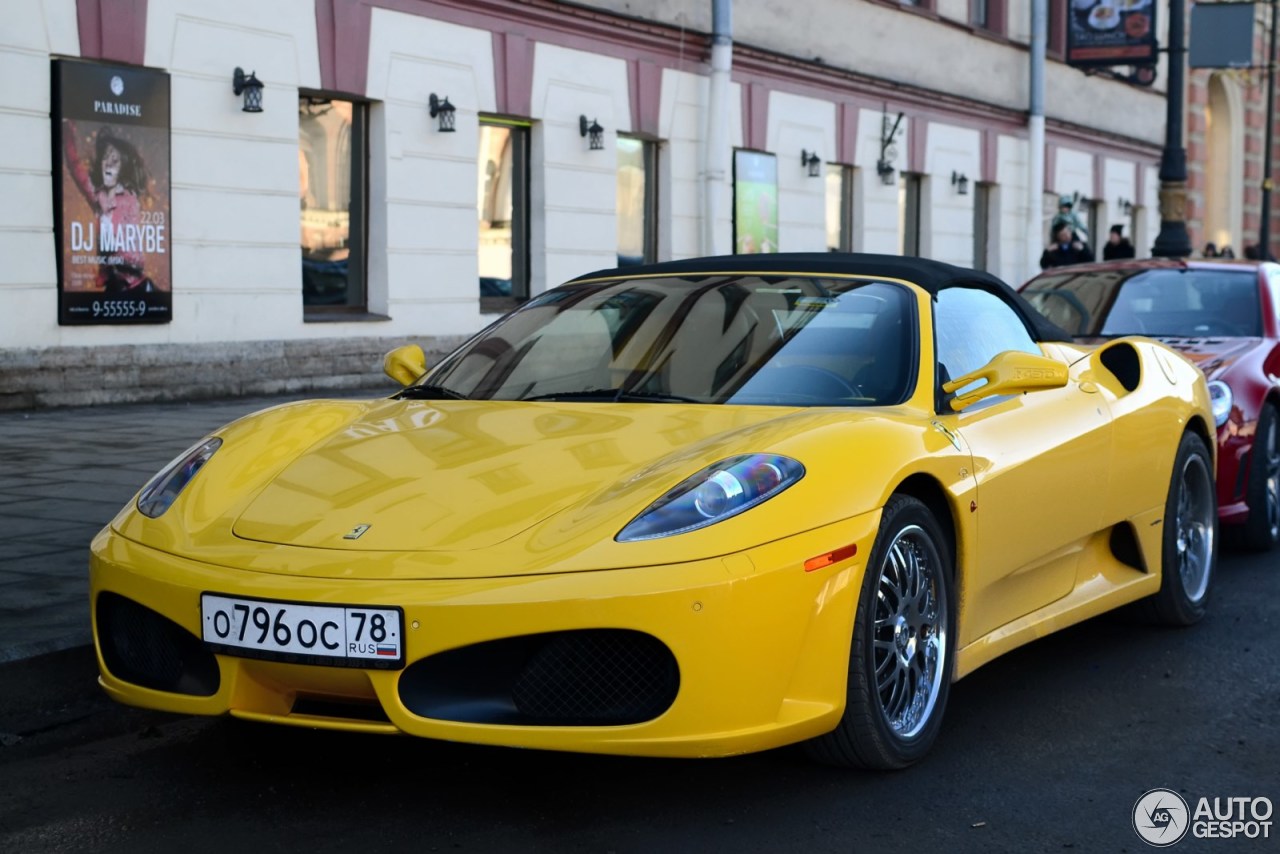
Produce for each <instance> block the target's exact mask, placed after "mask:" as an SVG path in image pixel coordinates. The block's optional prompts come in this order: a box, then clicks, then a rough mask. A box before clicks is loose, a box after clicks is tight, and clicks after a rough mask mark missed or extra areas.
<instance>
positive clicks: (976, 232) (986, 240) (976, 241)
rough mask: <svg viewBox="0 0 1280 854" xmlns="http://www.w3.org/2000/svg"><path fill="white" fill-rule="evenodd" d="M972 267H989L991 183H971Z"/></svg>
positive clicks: (986, 268)
mask: <svg viewBox="0 0 1280 854" xmlns="http://www.w3.org/2000/svg"><path fill="white" fill-rule="evenodd" d="M973 267H974V269H975V270H990V269H991V185H990V184H982V183H975V184H974V185H973Z"/></svg>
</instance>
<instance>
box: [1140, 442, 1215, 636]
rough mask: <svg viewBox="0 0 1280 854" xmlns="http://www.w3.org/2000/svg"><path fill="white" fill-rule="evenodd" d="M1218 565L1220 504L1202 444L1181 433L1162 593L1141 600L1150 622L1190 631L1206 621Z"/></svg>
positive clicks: (1163, 561) (1167, 516)
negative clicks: (1202, 619)
mask: <svg viewBox="0 0 1280 854" xmlns="http://www.w3.org/2000/svg"><path fill="white" fill-rule="evenodd" d="M1217 562H1218V500H1217V491H1216V489H1215V487H1214V481H1213V460H1212V457H1211V456H1210V455H1209V449H1208V448H1206V447H1205V444H1204V440H1203V439H1201V438H1200V437H1199V436H1197V435H1196V434H1195V433H1192V432H1190V431H1188V432H1186V433H1184V434H1182V441H1181V443H1179V445H1178V454H1177V456H1176V457H1175V458H1174V463H1173V473H1172V475H1171V476H1170V478H1169V497H1168V499H1166V501H1165V506H1164V531H1163V547H1162V549H1161V555H1160V591H1159V592H1158V593H1156V594H1155V595H1154V596H1152V597H1150V598H1148V599H1146V600H1144V601H1143V607H1144V609H1145V611H1146V614H1147V616H1148V617H1150V618H1151V619H1152V620H1153V621H1154V622H1157V623H1160V624H1162V625H1167V626H1189V625H1192V624H1193V623H1197V622H1199V621H1200V619H1201V618H1202V617H1203V616H1204V613H1205V606H1206V604H1207V603H1208V601H1209V593H1210V590H1211V588H1212V584H1213V575H1214V572H1215V570H1216V568H1217Z"/></svg>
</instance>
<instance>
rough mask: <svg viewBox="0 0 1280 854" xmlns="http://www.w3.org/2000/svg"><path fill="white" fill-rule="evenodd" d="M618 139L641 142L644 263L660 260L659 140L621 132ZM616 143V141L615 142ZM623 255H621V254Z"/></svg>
mask: <svg viewBox="0 0 1280 854" xmlns="http://www.w3.org/2000/svg"><path fill="white" fill-rule="evenodd" d="M618 139H619V140H623V139H628V140H634V141H636V142H639V143H640V144H641V152H642V162H643V163H644V207H643V210H644V237H643V243H642V245H643V247H644V251H643V261H642V263H644V264H654V263H657V261H658V233H659V229H658V209H659V208H658V206H659V197H658V168H659V165H658V158H659V150H658V148H659V143H658V140H656V139H653V138H651V137H648V136H640V135H638V134H629V133H619V134H618ZM615 144H616V143H615ZM619 257H621V256H619Z"/></svg>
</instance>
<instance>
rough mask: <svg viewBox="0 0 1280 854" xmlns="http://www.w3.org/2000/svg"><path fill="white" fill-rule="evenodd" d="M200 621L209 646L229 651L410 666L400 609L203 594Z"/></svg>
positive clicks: (339, 664)
mask: <svg viewBox="0 0 1280 854" xmlns="http://www.w3.org/2000/svg"><path fill="white" fill-rule="evenodd" d="M200 624H201V626H202V628H203V637H204V642H205V644H206V645H207V646H208V647H209V648H210V649H212V650H213V651H215V652H221V653H225V654H227V655H238V656H243V657H247V658H265V659H270V660H273V661H288V662H294V663H298V664H325V665H330V666H337V667H372V668H378V669H390V668H398V667H402V666H404V613H403V612H402V611H401V610H400V609H399V608H395V607H390V608H389V607H385V606H384V607H367V606H361V605H315V604H311V603H303V602H280V601H277V600H273V599H248V598H245V597H241V596H221V595H219V594H217V593H202V594H200Z"/></svg>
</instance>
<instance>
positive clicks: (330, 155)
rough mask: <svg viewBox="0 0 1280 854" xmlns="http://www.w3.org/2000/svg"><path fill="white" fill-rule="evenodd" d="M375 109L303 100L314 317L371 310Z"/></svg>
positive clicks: (307, 276)
mask: <svg viewBox="0 0 1280 854" xmlns="http://www.w3.org/2000/svg"><path fill="white" fill-rule="evenodd" d="M367 112H368V111H367V105H365V104H362V103H359V102H353V101H341V100H337V99H334V98H323V97H317V96H311V95H302V96H300V97H299V98H298V170H299V181H298V197H299V200H300V202H301V206H302V304H303V305H304V306H305V307H306V308H307V309H308V310H309V313H318V312H323V311H326V310H337V311H343V310H351V309H361V310H362V309H364V307H365V235H366V228H367V224H366V211H367V208H368V204H367V197H366V193H367V189H366V185H367V175H368V166H367V164H368V158H367V154H366V151H367V145H366V131H365V128H366V126H367V121H366V119H367Z"/></svg>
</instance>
